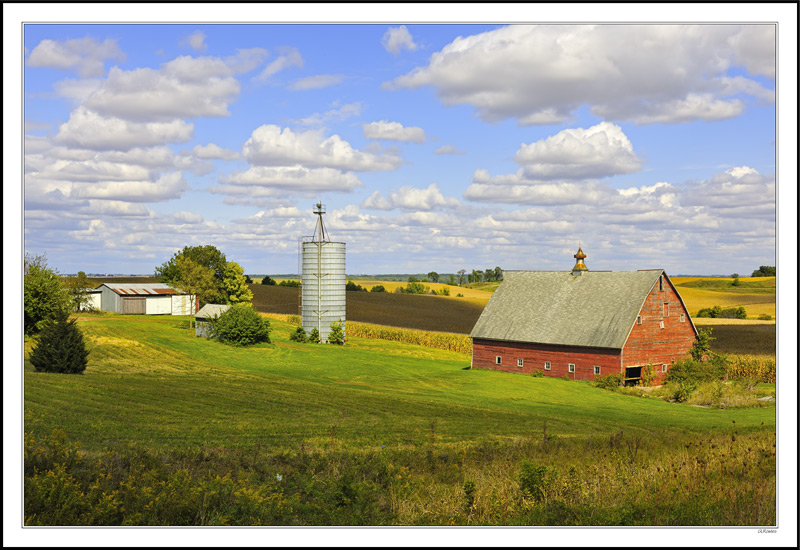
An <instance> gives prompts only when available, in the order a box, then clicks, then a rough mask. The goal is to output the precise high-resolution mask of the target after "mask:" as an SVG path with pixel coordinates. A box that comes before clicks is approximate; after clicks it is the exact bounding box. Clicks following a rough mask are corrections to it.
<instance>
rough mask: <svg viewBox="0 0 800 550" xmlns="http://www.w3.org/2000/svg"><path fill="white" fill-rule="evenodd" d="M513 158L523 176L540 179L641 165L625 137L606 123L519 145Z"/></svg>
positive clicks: (600, 173)
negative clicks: (520, 168) (520, 166)
mask: <svg viewBox="0 0 800 550" xmlns="http://www.w3.org/2000/svg"><path fill="white" fill-rule="evenodd" d="M514 160H515V161H517V162H518V163H520V164H521V165H522V166H523V172H524V174H525V176H527V177H528V178H531V179H542V180H552V179H585V178H603V177H606V176H612V175H615V174H630V173H632V172H638V171H639V170H641V168H642V165H641V161H640V159H639V157H638V156H637V155H636V154H635V153H634V152H633V145H631V142H630V140H629V139H628V137H627V136H626V135H625V134H624V133H623V132H622V129H621V128H620V127H619V126H617V125H615V124H611V123H609V122H601V123H600V124H597V125H595V126H592V127H591V128H585V129H584V128H575V129H567V130H562V131H561V132H559V133H557V134H555V135H553V136H550V137H548V138H545V139H542V140H539V141H536V142H534V143H531V144H528V145H525V144H523V145H522V147H521V148H520V149H519V150H518V151H517V153H516V155H515V156H514Z"/></svg>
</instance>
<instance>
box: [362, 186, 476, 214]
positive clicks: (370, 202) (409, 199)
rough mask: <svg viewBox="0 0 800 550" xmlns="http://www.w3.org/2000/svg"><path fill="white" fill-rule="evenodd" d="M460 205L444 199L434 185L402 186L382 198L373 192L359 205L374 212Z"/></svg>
mask: <svg viewBox="0 0 800 550" xmlns="http://www.w3.org/2000/svg"><path fill="white" fill-rule="evenodd" d="M459 205H460V203H459V201H458V199H456V198H455V197H445V196H444V195H443V194H442V192H441V191H440V190H439V186H438V185H436V184H435V183H432V184H430V185H429V186H428V187H427V188H426V189H420V188H417V187H411V186H408V185H406V186H403V187H401V188H400V189H399V190H397V191H394V190H392V191H389V193H388V197H384V196H383V195H382V194H381V193H380V192H379V191H375V192H373V193H372V194H371V195H370V196H369V197H367V199H366V200H365V201H364V202H363V203H362V204H361V207H362V208H372V209H375V210H393V209H396V208H399V209H402V210H409V211H415V212H419V211H430V210H435V209H439V208H456V207H458V206H459Z"/></svg>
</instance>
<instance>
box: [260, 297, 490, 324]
mask: <svg viewBox="0 0 800 550" xmlns="http://www.w3.org/2000/svg"><path fill="white" fill-rule="evenodd" d="M250 289H251V290H252V291H253V305H254V306H255V308H256V310H258V311H261V312H263V313H284V314H297V313H298V311H299V308H298V304H299V289H297V288H289V287H279V286H265V285H250ZM482 311H483V304H476V303H474V302H469V301H466V300H465V301H460V300H454V299H452V298H447V297H444V296H419V295H413V294H393V293H383V292H380V293H377V292H348V293H347V319H348V320H350V321H360V322H362V323H372V324H376V325H389V326H395V327H406V328H416V329H420V330H435V331H437V332H458V333H462V334H466V333H468V332H470V331H471V330H472V327H473V326H475V322H476V321H477V320H478V317H480V315H481V312H482Z"/></svg>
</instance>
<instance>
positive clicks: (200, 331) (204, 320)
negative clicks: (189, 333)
mask: <svg viewBox="0 0 800 550" xmlns="http://www.w3.org/2000/svg"><path fill="white" fill-rule="evenodd" d="M230 308H231V306H229V305H222V304H206V305H204V306H203V307H201V308H200V311H198V312H197V313H195V314H194V333H195V335H196V336H203V337H204V338H208V336H209V332H208V329H209V326H208V325H209V324H210V323H211V320H212V319H216V318H218V317H219V316H220V315H222V314H223V313H225V312H226V311H228V310H229V309H230Z"/></svg>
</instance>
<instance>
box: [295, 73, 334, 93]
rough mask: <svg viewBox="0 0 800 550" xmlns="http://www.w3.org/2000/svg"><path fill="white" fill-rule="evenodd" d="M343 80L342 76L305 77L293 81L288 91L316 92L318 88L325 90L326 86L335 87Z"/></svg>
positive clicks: (319, 75) (320, 75)
mask: <svg viewBox="0 0 800 550" xmlns="http://www.w3.org/2000/svg"><path fill="white" fill-rule="evenodd" d="M342 80H344V75H341V74H318V75H314V76H307V77H305V78H301V79H299V80H295V81H294V82H293V83H292V85H291V86H289V89H290V90H317V89H319V88H327V87H328V86H335V85H336V84H339V83H340V82H341V81H342Z"/></svg>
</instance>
